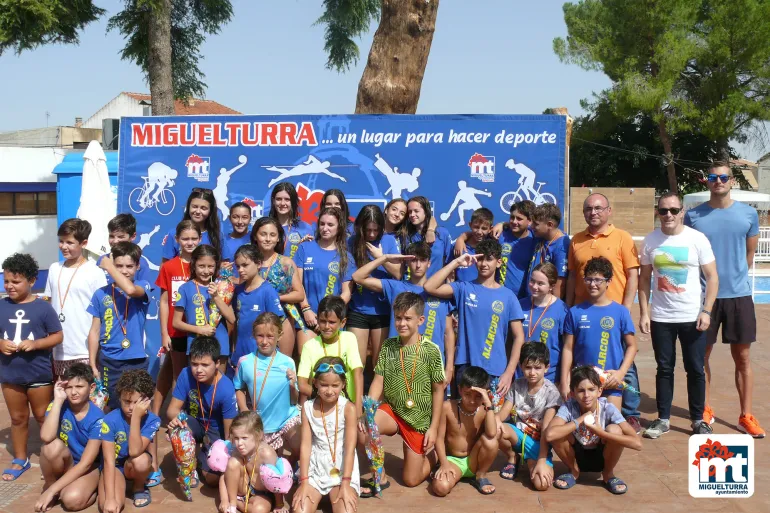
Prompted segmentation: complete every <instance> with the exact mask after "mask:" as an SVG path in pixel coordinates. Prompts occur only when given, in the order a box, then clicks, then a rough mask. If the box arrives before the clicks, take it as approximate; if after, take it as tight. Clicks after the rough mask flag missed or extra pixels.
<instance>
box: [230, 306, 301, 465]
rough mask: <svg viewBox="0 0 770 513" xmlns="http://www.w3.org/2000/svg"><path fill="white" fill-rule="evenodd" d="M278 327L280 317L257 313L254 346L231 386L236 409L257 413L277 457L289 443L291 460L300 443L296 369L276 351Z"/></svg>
mask: <svg viewBox="0 0 770 513" xmlns="http://www.w3.org/2000/svg"><path fill="white" fill-rule="evenodd" d="M281 329H282V319H281V318H280V317H279V316H277V315H275V314H274V313H272V312H265V313H261V314H259V317H257V320H256V321H254V326H253V337H254V339H255V340H256V348H257V349H256V351H254V352H253V353H251V354H248V355H246V356H244V357H243V358H242V359H241V361H240V362H239V365H238V370H237V371H236V374H235V377H234V379H233V385H234V386H235V397H236V399H237V400H238V410H240V411H249V410H254V411H256V412H257V413H259V416H260V417H261V418H262V425H263V426H264V429H265V442H267V443H268V444H270V446H271V447H272V448H273V449H275V450H276V452H277V453H278V455H279V456H282V455H283V446H284V445H286V446H288V448H289V449H290V450H291V460H292V463H294V462H296V461H297V460H298V459H299V445H300V442H301V436H300V431H299V426H300V415H299V410H298V409H297V399H298V398H299V389H298V388H297V368H296V366H295V365H294V360H292V359H291V357H290V356H288V355H285V354H283V353H281V352H279V351H277V350H276V346H277V343H278V340H279V339H280V338H281Z"/></svg>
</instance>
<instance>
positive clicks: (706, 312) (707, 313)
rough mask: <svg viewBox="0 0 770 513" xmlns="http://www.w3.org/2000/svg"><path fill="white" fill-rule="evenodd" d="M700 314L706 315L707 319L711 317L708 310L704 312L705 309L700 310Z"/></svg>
mask: <svg viewBox="0 0 770 513" xmlns="http://www.w3.org/2000/svg"><path fill="white" fill-rule="evenodd" d="M701 313H704V314H706V315H708V316H709V317H711V312H710V311H709V310H706V309H705V308H703V309H701Z"/></svg>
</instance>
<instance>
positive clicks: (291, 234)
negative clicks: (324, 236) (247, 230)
mask: <svg viewBox="0 0 770 513" xmlns="http://www.w3.org/2000/svg"><path fill="white" fill-rule="evenodd" d="M268 217H270V218H271V219H275V220H276V221H278V225H279V227H280V228H282V229H283V236H284V239H286V240H287V241H288V244H287V245H286V247H285V248H284V247H283V246H281V248H282V249H281V250H280V253H283V254H286V255H287V256H288V257H289V258H292V257H294V253H296V252H297V248H298V247H299V245H300V244H301V243H303V242H305V241H306V240H312V239H313V227H312V226H311V225H309V224H308V223H306V222H305V221H302V220H301V219H300V218H299V195H297V190H296V189H295V188H294V185H292V184H291V183H289V182H281V183H279V184H278V185H276V186H275V187H274V188H273V192H272V193H271V194H270V213H269V214H268ZM252 233H253V232H252Z"/></svg>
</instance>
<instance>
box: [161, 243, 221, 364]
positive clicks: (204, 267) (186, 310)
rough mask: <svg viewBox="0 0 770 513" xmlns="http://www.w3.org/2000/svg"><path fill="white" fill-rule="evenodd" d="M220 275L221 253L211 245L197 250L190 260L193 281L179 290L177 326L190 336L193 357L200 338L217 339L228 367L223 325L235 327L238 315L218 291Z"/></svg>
mask: <svg viewBox="0 0 770 513" xmlns="http://www.w3.org/2000/svg"><path fill="white" fill-rule="evenodd" d="M218 274H219V253H218V252H217V250H216V249H214V248H213V247H212V246H209V245H208V244H202V245H200V246H198V247H197V248H195V250H194V251H193V252H192V257H191V259H190V281H188V282H187V283H184V284H183V285H182V286H181V287H179V298H178V300H177V302H176V306H174V323H173V326H174V329H177V330H180V331H184V332H186V333H187V354H190V344H192V341H193V339H194V338H195V336H196V335H203V336H207V337H216V339H217V340H218V341H219V348H220V362H219V363H220V364H221V365H225V364H226V362H227V357H228V356H229V355H230V339H229V337H228V335H227V328H226V327H225V323H224V322H223V321H225V320H226V321H227V322H229V323H231V324H234V323H235V315H234V314H233V309H232V308H231V307H230V305H228V304H227V303H225V300H224V299H223V298H222V296H220V295H219V293H218V291H217V286H216V284H215V283H214V278H215V277H216V276H217V275H218ZM212 305H216V307H217V308H218V309H219V312H220V314H221V317H220V319H219V321H217V320H215V319H212V318H211V307H212ZM223 368H224V367H223Z"/></svg>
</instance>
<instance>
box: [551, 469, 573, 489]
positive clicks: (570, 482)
mask: <svg viewBox="0 0 770 513" xmlns="http://www.w3.org/2000/svg"><path fill="white" fill-rule="evenodd" d="M556 481H564V482H565V483H567V484H566V485H560V484H557V483H556ZM576 482H577V480H576V479H575V476H573V475H572V474H571V473H570V472H567V473H566V474H562V475H560V476H559V477H557V478H556V479H554V480H553V487H554V488H558V489H559V490H569V489H570V488H572V487H573V486H575V483H576Z"/></svg>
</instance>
